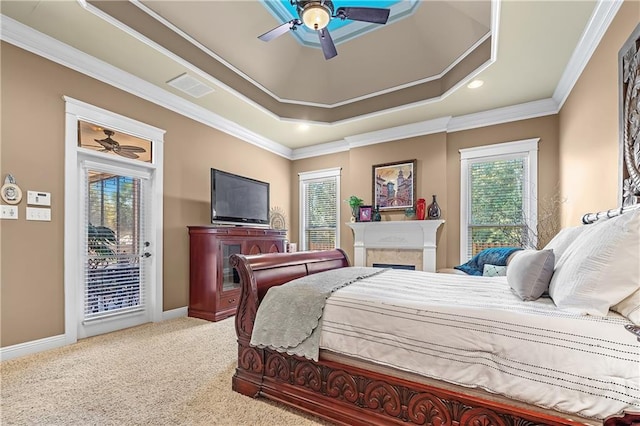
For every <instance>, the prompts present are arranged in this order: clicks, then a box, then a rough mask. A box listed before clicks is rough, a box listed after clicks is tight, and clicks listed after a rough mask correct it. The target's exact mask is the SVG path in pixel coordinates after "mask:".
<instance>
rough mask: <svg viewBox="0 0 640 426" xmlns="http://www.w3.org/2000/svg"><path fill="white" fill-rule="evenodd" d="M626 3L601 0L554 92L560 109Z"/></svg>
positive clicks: (620, 0) (614, 0) (617, 0)
mask: <svg viewBox="0 0 640 426" xmlns="http://www.w3.org/2000/svg"><path fill="white" fill-rule="evenodd" d="M622 3H624V1H623V0H613V1H612V0H599V1H598V2H597V4H596V7H595V9H594V11H593V14H592V15H591V18H590V19H589V22H588V23H587V26H586V27H585V29H584V32H583V33H582V36H581V37H580V40H579V41H578V45H577V46H576V48H575V50H574V51H573V54H572V55H571V58H570V59H569V62H568V64H567V66H566V68H565V69H564V72H563V73H562V76H561V77H560V81H559V82H558V85H557V86H556V90H555V91H554V92H553V99H554V100H555V101H556V103H557V104H558V110H560V109H561V108H562V106H563V105H564V102H565V101H566V100H567V98H568V97H569V94H570V93H571V90H572V89H573V86H574V85H575V84H576V82H577V81H578V78H580V75H581V74H582V71H584V68H585V67H586V66H587V63H588V62H589V59H591V56H592V55H593V52H594V51H595V50H596V48H597V47H598V44H600V40H602V37H603V36H604V34H605V33H606V32H607V29H608V28H609V25H611V21H613V18H614V17H615V16H616V14H617V13H618V10H619V9H620V7H621V6H622Z"/></svg>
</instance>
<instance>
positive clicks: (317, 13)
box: [302, 4, 331, 31]
mask: <svg viewBox="0 0 640 426" xmlns="http://www.w3.org/2000/svg"><path fill="white" fill-rule="evenodd" d="M330 20H331V10H330V9H329V8H328V7H327V6H326V5H323V4H308V5H306V6H305V8H304V9H303V10H302V22H303V23H304V25H306V26H307V27H308V28H310V29H312V30H314V31H319V30H321V29H323V28H325V27H326V26H327V25H329V21H330Z"/></svg>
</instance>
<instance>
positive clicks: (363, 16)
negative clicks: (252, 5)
mask: <svg viewBox="0 0 640 426" xmlns="http://www.w3.org/2000/svg"><path fill="white" fill-rule="evenodd" d="M290 1H291V5H292V6H295V7H296V9H297V11H298V16H299V17H300V18H299V19H292V20H290V21H289V22H285V23H284V24H281V25H279V26H277V27H275V28H274V29H272V30H270V31H267V32H266V33H264V34H262V35H261V36H260V37H258V38H259V39H260V40H262V41H270V40H273V39H274V38H276V37H279V36H281V35H282V34H284V33H286V32H287V31H290V30H291V31H295V30H296V29H297V27H298V26H300V25H305V26H306V27H308V28H310V29H312V30H314V31H316V32H317V33H318V38H319V39H320V46H322V52H323V53H324V58H325V59H331V58H333V57H334V56H337V55H338V51H337V50H336V46H335V44H334V43H333V40H332V39H331V34H329V29H328V28H327V25H329V22H330V21H331V19H332V18H340V19H341V20H343V21H344V20H345V19H350V20H352V21H362V22H371V23H374V24H386V23H387V20H388V19H389V12H390V11H389V9H381V8H377V7H339V8H338V9H337V10H336V11H335V13H334V8H333V2H332V1H330V0H290Z"/></svg>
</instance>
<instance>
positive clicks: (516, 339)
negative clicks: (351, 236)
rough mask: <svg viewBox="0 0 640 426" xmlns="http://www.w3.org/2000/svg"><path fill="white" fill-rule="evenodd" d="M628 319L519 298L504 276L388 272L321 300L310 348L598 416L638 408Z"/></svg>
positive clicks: (638, 372)
mask: <svg viewBox="0 0 640 426" xmlns="http://www.w3.org/2000/svg"><path fill="white" fill-rule="evenodd" d="M451 301H455V302H454V303H451ZM629 323H630V322H629V321H628V320H626V319H625V318H624V317H622V316H620V315H618V314H615V313H610V314H609V315H608V316H606V317H592V316H578V315H573V314H569V313H565V312H562V311H560V310H559V309H558V308H556V307H555V305H554V303H553V301H552V300H551V299H548V298H547V299H545V298H542V299H539V300H538V301H535V302H524V301H522V300H520V299H519V298H518V297H516V296H515V295H514V294H513V293H512V292H511V291H510V289H509V286H508V285H507V282H506V278H504V277H495V278H487V277H472V276H461V275H449V274H435V273H428V272H419V271H405V270H399V269H392V270H389V271H386V272H384V273H382V274H379V275H376V276H373V277H370V278H366V279H364V280H362V281H359V282H356V283H354V284H351V285H349V286H347V287H344V288H342V289H340V290H338V291H336V292H335V293H334V294H333V295H332V296H331V297H329V299H328V300H327V303H326V306H325V309H324V315H323V320H322V334H321V339H320V347H321V348H322V349H328V350H331V351H333V352H337V353H341V354H345V355H349V356H355V357H358V358H361V359H364V360H368V361H372V362H377V363H382V364H384V365H388V366H392V367H395V368H399V369H402V370H406V371H410V372H414V373H419V374H422V375H425V376H428V377H432V378H435V379H440V380H445V381H448V382H451V383H455V384H458V385H463V386H470V387H480V388H483V389H485V390H487V391H489V392H493V393H498V394H501V395H505V396H508V397H510V398H513V399H517V400H520V401H524V402H527V403H530V404H535V405H538V406H540V407H545V408H551V409H554V410H557V411H560V412H567V413H574V414H577V415H580V416H582V417H588V418H597V419H602V418H604V417H607V416H609V415H612V414H616V413H620V412H622V411H623V410H632V411H640V343H639V342H638V341H637V340H636V338H635V337H634V336H633V335H632V334H631V333H629V332H628V331H626V330H625V329H624V325H625V324H629Z"/></svg>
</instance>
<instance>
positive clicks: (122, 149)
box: [94, 129, 147, 159]
mask: <svg viewBox="0 0 640 426" xmlns="http://www.w3.org/2000/svg"><path fill="white" fill-rule="evenodd" d="M103 132H104V134H105V135H107V137H106V138H104V139H94V141H96V142H98V143H99V144H100V145H102V149H101V150H100V152H109V151H111V152H114V153H116V154H118V155H121V156H123V157H127V158H133V159H136V158H140V157H139V156H138V154H136V152H147V150H146V149H144V148H142V147H139V146H134V145H120V144H119V143H118V142H117V141H115V140H113V139H111V136H113V135H114V133H115V132H114V131H113V130H109V129H104V130H103Z"/></svg>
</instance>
